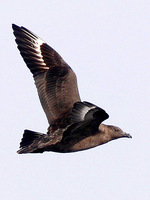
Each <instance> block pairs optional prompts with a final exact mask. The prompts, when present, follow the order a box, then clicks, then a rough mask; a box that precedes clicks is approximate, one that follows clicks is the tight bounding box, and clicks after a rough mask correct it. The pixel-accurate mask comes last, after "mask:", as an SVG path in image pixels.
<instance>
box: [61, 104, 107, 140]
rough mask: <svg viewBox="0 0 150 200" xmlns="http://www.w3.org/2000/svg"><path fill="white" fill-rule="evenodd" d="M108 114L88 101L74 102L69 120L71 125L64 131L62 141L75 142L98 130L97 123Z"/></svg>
mask: <svg viewBox="0 0 150 200" xmlns="http://www.w3.org/2000/svg"><path fill="white" fill-rule="evenodd" d="M108 118H109V115H108V114H107V113H106V112H105V110H103V109H102V108H99V107H97V106H95V105H94V104H91V103H89V102H85V101H83V102H77V103H75V104H74V106H73V109H72V113H71V121H72V125H71V126H70V127H69V128H68V129H67V130H66V131H65V132H64V134H63V142H66V143H69V141H70V142H73V141H75V142H77V141H80V140H82V139H84V138H86V137H89V136H91V135H93V134H96V133H97V132H98V128H99V125H100V124H101V123H102V122H103V121H104V120H106V119H108Z"/></svg>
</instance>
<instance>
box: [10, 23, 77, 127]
mask: <svg viewBox="0 0 150 200" xmlns="http://www.w3.org/2000/svg"><path fill="white" fill-rule="evenodd" d="M12 28H13V30H14V35H15V37H16V43H17V45H18V49H19V51H20V54H21V56H22V57H23V59H24V61H25V63H26V65H27V67H28V68H29V69H30V71H31V72H32V74H33V77H34V80H35V84H36V87H37V90H38V95H39V98H40V101H41V104H42V107H43V109H44V111H45V113H46V116H47V119H48V122H49V123H50V124H53V123H55V121H56V120H57V119H61V118H62V117H63V116H65V115H67V114H69V113H70V112H71V110H72V107H73V105H74V103H75V102H77V101H80V96H79V92H78V87H77V79H76V75H75V73H74V72H73V70H72V69H71V68H70V67H69V66H68V64H67V63H66V62H65V61H64V60H63V59H62V58H61V56H60V55H59V54H58V53H57V52H56V51H55V50H54V49H53V48H51V47H50V46H48V45H47V44H46V43H45V42H44V41H43V40H42V39H40V38H39V37H38V36H36V35H35V34H33V33H32V32H31V31H29V30H28V29H26V28H24V27H22V26H21V27H19V26H16V25H14V24H13V25H12Z"/></svg>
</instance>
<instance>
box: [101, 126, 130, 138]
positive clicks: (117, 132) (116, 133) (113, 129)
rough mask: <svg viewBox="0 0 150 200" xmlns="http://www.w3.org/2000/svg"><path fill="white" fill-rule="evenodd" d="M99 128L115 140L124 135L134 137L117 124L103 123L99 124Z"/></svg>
mask: <svg viewBox="0 0 150 200" xmlns="http://www.w3.org/2000/svg"><path fill="white" fill-rule="evenodd" d="M99 130H100V132H102V134H104V135H105V136H106V137H107V138H109V140H115V139H118V138H123V137H126V138H132V136H131V135H130V134H128V133H125V132H124V131H123V130H122V129H120V128H119V127H117V126H112V125H104V124H101V125H100V126H99Z"/></svg>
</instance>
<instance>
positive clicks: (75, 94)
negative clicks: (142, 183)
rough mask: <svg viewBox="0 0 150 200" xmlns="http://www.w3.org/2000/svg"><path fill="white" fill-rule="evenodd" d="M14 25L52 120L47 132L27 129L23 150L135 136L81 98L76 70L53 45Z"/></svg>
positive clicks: (69, 148)
mask: <svg viewBox="0 0 150 200" xmlns="http://www.w3.org/2000/svg"><path fill="white" fill-rule="evenodd" d="M12 28H13V31H14V32H13V33H14V35H15V37H16V40H15V41H16V43H17V47H18V49H19V51H20V54H21V56H22V57H23V59H24V61H25V63H26V65H27V67H28V68H29V70H30V71H31V73H32V74H33V78H34V81H35V85H36V87H37V91H38V95H39V98H40V102H41V105H42V107H43V109H44V112H45V114H46V117H47V119H48V123H49V127H48V131H47V134H42V133H39V132H34V131H30V130H25V131H24V134H23V138H22V140H21V143H20V149H19V150H18V151H17V152H18V153H19V154H22V153H43V152H44V151H53V152H60V153H65V152H76V151H81V150H85V149H89V148H93V147H96V146H98V145H101V144H104V143H107V142H109V141H111V140H115V139H118V138H124V137H126V138H131V135H130V134H127V133H125V132H123V131H122V130H121V129H120V128H118V127H116V126H112V125H105V124H102V122H103V121H104V120H106V119H108V117H109V115H108V114H107V113H106V112H105V110H103V109H102V108H99V107H97V106H96V105H94V104H92V103H89V102H86V101H83V102H82V101H81V99H80V96H79V91H78V86H77V79H76V75H75V73H74V72H73V70H72V69H71V67H70V66H69V65H68V64H67V63H66V62H65V61H64V60H63V59H62V57H61V56H60V55H59V54H58V53H57V52H56V51H55V50H54V49H53V48H52V47H50V46H49V45H48V44H46V43H45V42H44V41H43V40H42V39H41V38H39V37H38V36H37V35H35V34H34V33H32V32H31V31H29V30H28V29H26V28H25V27H23V26H21V27H19V26H17V25H15V24H13V25H12Z"/></svg>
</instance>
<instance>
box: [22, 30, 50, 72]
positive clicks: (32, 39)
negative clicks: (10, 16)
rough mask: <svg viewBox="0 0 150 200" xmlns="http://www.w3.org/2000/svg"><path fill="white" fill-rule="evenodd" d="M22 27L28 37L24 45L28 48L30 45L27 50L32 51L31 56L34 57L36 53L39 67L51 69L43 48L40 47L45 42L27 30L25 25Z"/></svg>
mask: <svg viewBox="0 0 150 200" xmlns="http://www.w3.org/2000/svg"><path fill="white" fill-rule="evenodd" d="M21 28H22V31H23V32H24V34H25V35H26V39H25V40H24V41H25V44H24V45H26V46H27V48H28V47H29V49H27V51H29V52H30V55H31V56H33V57H34V55H35V59H36V60H37V62H39V63H40V64H39V67H38V68H41V69H49V67H47V66H46V63H45V62H44V59H43V56H42V52H41V48H40V47H41V45H42V44H44V43H45V42H44V41H43V40H42V39H41V38H39V37H38V36H37V35H35V34H34V33H32V32H31V31H29V30H27V29H26V28H24V27H21ZM30 49H31V50H30ZM32 50H33V51H32Z"/></svg>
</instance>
